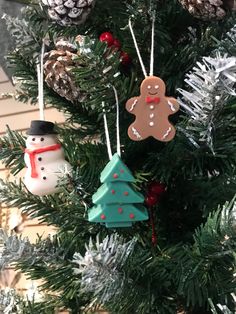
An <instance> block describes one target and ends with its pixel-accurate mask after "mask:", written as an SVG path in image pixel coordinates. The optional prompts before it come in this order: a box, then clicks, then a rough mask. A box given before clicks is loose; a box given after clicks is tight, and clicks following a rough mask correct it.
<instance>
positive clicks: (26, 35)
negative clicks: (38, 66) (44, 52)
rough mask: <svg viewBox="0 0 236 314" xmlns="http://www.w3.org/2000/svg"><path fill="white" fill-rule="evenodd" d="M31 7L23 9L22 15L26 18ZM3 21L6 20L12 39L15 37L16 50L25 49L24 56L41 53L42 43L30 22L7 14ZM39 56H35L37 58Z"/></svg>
mask: <svg viewBox="0 0 236 314" xmlns="http://www.w3.org/2000/svg"><path fill="white" fill-rule="evenodd" d="M27 10H30V8H29V7H24V8H22V9H21V12H22V15H23V16H26V12H27ZM2 19H4V20H5V22H6V26H7V30H8V32H9V33H10V35H11V36H12V37H14V40H15V44H16V49H17V50H18V47H19V48H21V50H22V47H24V48H23V51H24V54H31V55H32V51H39V50H40V48H41V43H40V42H39V41H38V39H37V38H36V35H35V31H34V30H33V28H32V27H31V26H30V25H29V23H28V21H26V20H25V19H24V18H23V19H19V18H18V17H12V16H9V15H7V14H3V16H2ZM36 56H37V54H35V57H36Z"/></svg>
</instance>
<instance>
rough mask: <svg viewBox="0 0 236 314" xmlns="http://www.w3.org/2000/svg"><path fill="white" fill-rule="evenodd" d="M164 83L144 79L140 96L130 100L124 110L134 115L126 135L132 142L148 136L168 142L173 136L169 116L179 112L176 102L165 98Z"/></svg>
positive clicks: (153, 77)
mask: <svg viewBox="0 0 236 314" xmlns="http://www.w3.org/2000/svg"><path fill="white" fill-rule="evenodd" d="M165 90H166V86H165V83H164V82H163V81H162V79H160V78H159V77H156V76H148V77H146V78H145V79H144V80H143V82H142V84H141V87H140V96H138V97H133V98H130V99H129V100H128V101H127V103H126V110H127V111H128V112H129V113H131V114H133V115H135V121H134V122H133V123H132V124H131V125H130V126H129V129H128V135H129V137H130V139H131V140H133V141H142V140H144V139H146V138H148V137H150V136H152V137H154V138H155V139H156V140H158V141H162V142H168V141H171V140H172V139H173V138H174V136H175V133H176V131H175V128H174V126H173V125H172V124H171V123H170V122H169V116H170V115H173V114H175V113H176V112H177V111H178V110H179V104H178V103H177V100H176V99H175V98H172V97H166V96H165Z"/></svg>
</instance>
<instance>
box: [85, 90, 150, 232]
mask: <svg viewBox="0 0 236 314" xmlns="http://www.w3.org/2000/svg"><path fill="white" fill-rule="evenodd" d="M112 87H113V90H114V94H115V99H116V135H117V136H116V138H117V153H115V154H114V155H112V151H111V143H110V137H109V131H108V125H107V118H106V113H105V110H104V114H103V118H104V127H105V135H106V143H107V151H108V156H109V158H110V161H109V163H108V164H107V165H106V167H105V168H104V169H103V171H102V173H101V176H100V181H101V183H102V186H101V187H100V188H99V189H98V190H97V192H96V193H95V194H94V195H93V197H92V201H93V204H94V206H93V207H92V208H91V209H89V210H88V220H89V221H90V222H97V223H101V224H104V225H105V226H106V227H107V228H120V227H131V226H132V224H133V223H134V222H136V221H143V220H147V219H148V212H147V209H146V208H145V207H144V206H143V205H142V203H143V202H144V197H143V196H142V194H140V193H138V192H136V191H135V190H134V188H133V187H132V185H131V184H132V183H133V182H135V178H134V177H133V175H132V173H131V172H130V170H129V169H128V167H127V166H126V165H125V164H124V163H123V161H122V160H121V157H120V156H121V148H120V132H119V102H118V96H117V91H116V89H115V87H114V86H112ZM103 107H104V104H103Z"/></svg>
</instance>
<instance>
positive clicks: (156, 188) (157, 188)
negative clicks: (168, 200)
mask: <svg viewBox="0 0 236 314" xmlns="http://www.w3.org/2000/svg"><path fill="white" fill-rule="evenodd" d="M165 190H166V186H165V184H163V183H160V182H155V181H154V182H152V183H151V184H150V185H149V187H148V193H150V194H156V195H157V196H161V195H162V194H163V193H164V192H165Z"/></svg>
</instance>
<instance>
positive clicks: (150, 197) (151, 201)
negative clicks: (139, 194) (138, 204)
mask: <svg viewBox="0 0 236 314" xmlns="http://www.w3.org/2000/svg"><path fill="white" fill-rule="evenodd" d="M157 201H158V199H157V196H156V195H148V196H147V197H146V199H145V203H146V205H147V206H148V207H151V206H154V205H156V203H157Z"/></svg>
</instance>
